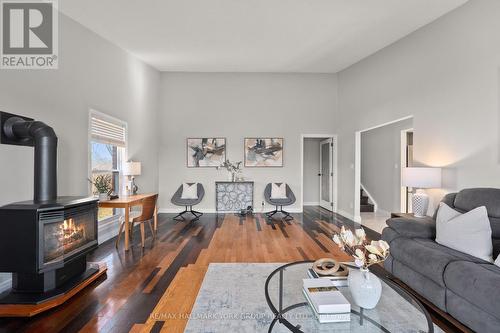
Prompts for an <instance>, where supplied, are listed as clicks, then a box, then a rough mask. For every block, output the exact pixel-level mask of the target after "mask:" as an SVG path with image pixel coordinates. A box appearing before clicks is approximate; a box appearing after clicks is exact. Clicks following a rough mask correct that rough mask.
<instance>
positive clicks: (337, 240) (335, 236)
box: [333, 234, 342, 246]
mask: <svg viewBox="0 0 500 333" xmlns="http://www.w3.org/2000/svg"><path fill="white" fill-rule="evenodd" d="M333 241H334V243H335V244H337V245H338V246H342V240H341V239H340V237H339V235H338V234H335V235H333Z"/></svg>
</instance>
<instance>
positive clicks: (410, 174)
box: [402, 167, 441, 217]
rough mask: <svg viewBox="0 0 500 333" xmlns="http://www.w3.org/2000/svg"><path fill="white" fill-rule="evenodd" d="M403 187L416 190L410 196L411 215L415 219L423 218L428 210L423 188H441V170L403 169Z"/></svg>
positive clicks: (427, 201)
mask: <svg viewBox="0 0 500 333" xmlns="http://www.w3.org/2000/svg"><path fill="white" fill-rule="evenodd" d="M402 184H403V186H406V187H413V188H415V189H416V191H415V193H413V196H412V207H413V214H414V215H415V217H424V216H426V214H427V209H428V208H429V196H428V195H427V193H425V191H424V190H423V189H424V188H439V187H441V169H440V168H418V167H411V168H404V169H403V179H402Z"/></svg>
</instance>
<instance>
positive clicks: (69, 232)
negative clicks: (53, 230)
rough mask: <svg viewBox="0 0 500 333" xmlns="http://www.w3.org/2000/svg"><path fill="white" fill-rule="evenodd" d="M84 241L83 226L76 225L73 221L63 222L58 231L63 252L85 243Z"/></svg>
mask: <svg viewBox="0 0 500 333" xmlns="http://www.w3.org/2000/svg"><path fill="white" fill-rule="evenodd" d="M85 239H86V237H85V227H84V225H82V224H80V225H77V224H76V223H75V221H74V220H73V219H68V220H64V222H63V223H62V224H61V226H60V230H59V242H60V244H62V245H63V247H64V252H67V251H68V250H69V249H73V248H75V247H76V246H78V245H79V244H80V243H82V242H85Z"/></svg>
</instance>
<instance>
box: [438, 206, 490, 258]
mask: <svg viewBox="0 0 500 333" xmlns="http://www.w3.org/2000/svg"><path fill="white" fill-rule="evenodd" d="M436 242H437V243H439V244H441V245H444V246H447V247H450V248H452V249H455V250H457V251H461V252H464V253H468V254H470V255H473V256H475V257H478V258H481V259H483V260H486V261H489V262H493V256H492V253H493V246H492V243H491V226H490V221H489V219H488V213H487V211H486V207H485V206H481V207H477V208H474V209H473V210H471V211H468V212H467V213H463V214H462V213H460V212H458V211H456V210H455V209H453V208H451V207H449V206H448V205H447V204H445V203H440V204H439V211H438V214H437V218H436Z"/></svg>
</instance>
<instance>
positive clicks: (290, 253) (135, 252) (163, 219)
mask: <svg viewBox="0 0 500 333" xmlns="http://www.w3.org/2000/svg"><path fill="white" fill-rule="evenodd" d="M293 215H294V217H295V220H293V221H289V222H282V221H278V220H274V221H267V220H266V219H265V218H264V217H263V216H262V215H261V214H256V215H255V217H252V218H241V217H239V216H237V215H234V214H225V215H224V214H220V215H217V214H205V215H203V216H202V217H201V218H200V220H198V221H196V222H194V223H192V224H190V223H184V222H180V223H176V222H175V221H173V220H172V217H173V216H174V215H173V214H160V215H159V224H158V235H157V238H156V240H155V241H154V242H153V240H152V239H151V237H149V238H148V239H147V240H146V248H145V249H144V250H142V249H141V247H140V236H139V233H138V230H136V231H135V232H134V237H133V243H132V244H133V246H132V248H131V250H130V251H129V252H128V253H125V251H123V248H122V247H123V244H121V247H120V249H118V250H116V249H115V247H114V239H112V240H109V241H107V242H106V243H104V244H102V245H100V246H99V248H98V249H97V250H96V251H95V252H94V253H93V254H91V255H90V257H89V261H105V262H106V263H107V265H108V274H107V278H103V279H99V281H97V282H96V283H94V284H93V285H91V286H90V287H89V288H86V289H85V290H84V291H82V292H81V293H80V294H78V295H77V296H76V297H74V298H73V299H71V300H70V301H68V302H67V303H65V304H64V305H62V306H60V307H58V308H56V309H53V310H51V311H48V312H46V313H44V314H41V315H38V316H36V317H34V318H29V319H22V318H3V319H0V332H21V331H36V332H78V331H79V332H97V331H99V332H168V333H172V332H183V330H184V327H185V325H186V323H187V318H186V316H187V314H189V312H190V310H191V308H192V306H193V303H194V301H195V299H196V295H197V293H198V289H199V287H200V285H201V283H202V281H203V277H204V275H205V272H206V270H207V268H208V265H209V264H210V263H212V262H291V261H297V260H304V259H317V258H321V257H333V258H338V259H342V260H346V259H348V257H346V255H345V254H343V253H342V252H341V251H340V250H339V249H338V248H337V247H336V245H335V244H334V243H333V242H332V241H331V235H332V233H333V232H334V231H337V230H338V229H339V227H340V226H342V225H346V226H349V227H354V226H359V225H357V224H354V222H352V221H350V220H348V219H346V218H343V217H341V216H339V215H336V214H332V213H330V212H328V211H326V210H323V209H322V208H316V207H306V208H305V210H304V213H303V214H293ZM367 234H368V237H370V238H372V239H378V238H379V237H380V235H379V234H378V233H376V232H374V231H372V230H370V229H367Z"/></svg>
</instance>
